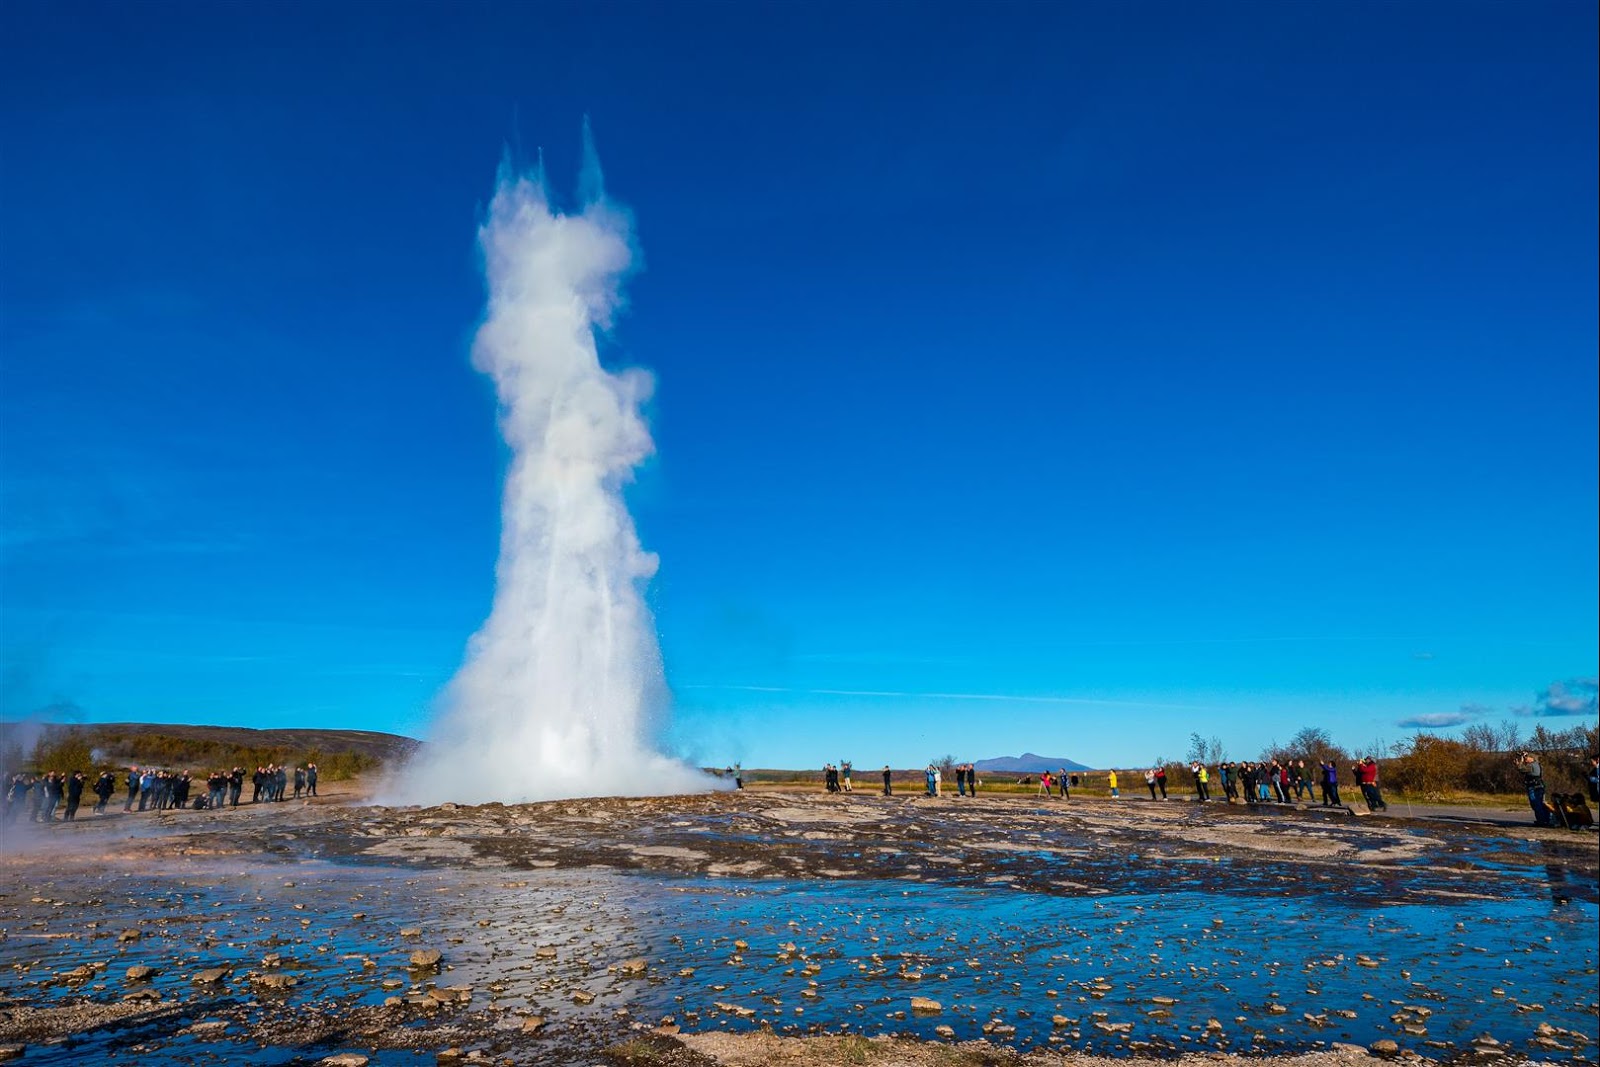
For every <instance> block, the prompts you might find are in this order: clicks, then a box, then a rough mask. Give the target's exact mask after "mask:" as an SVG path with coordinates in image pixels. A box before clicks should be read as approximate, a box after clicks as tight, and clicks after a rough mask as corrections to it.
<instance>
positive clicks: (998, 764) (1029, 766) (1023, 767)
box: [973, 752, 1090, 774]
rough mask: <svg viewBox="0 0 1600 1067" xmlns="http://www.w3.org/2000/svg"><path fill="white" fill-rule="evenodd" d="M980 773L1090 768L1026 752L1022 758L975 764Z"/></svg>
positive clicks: (1014, 757)
mask: <svg viewBox="0 0 1600 1067" xmlns="http://www.w3.org/2000/svg"><path fill="white" fill-rule="evenodd" d="M973 766H974V767H976V768H978V770H980V771H989V772H990V773H992V774H1038V773H1039V772H1040V771H1059V770H1060V769H1061V768H1063V767H1065V768H1066V769H1067V770H1069V771H1087V770H1090V768H1088V767H1085V766H1084V765H1083V764H1081V763H1074V762H1072V761H1071V760H1069V759H1064V758H1062V757H1060V756H1039V755H1035V754H1034V753H1032V752H1024V753H1023V754H1022V755H1020V756H996V757H995V758H994V759H981V760H978V761H977V762H976V763H974V764H973Z"/></svg>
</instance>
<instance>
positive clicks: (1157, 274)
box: [0, 0, 1597, 765]
mask: <svg viewBox="0 0 1600 1067" xmlns="http://www.w3.org/2000/svg"><path fill="white" fill-rule="evenodd" d="M1596 31H1597V27H1596V9H1595V5H1594V4H1592V3H1579V2H1574V3H1555V4H1552V3H1518V4H1472V3H1437V4H1394V3H1385V4H1376V5H1364V4H1357V3H1332V4H1280V3H1263V4H1253V3H1228V4H1191V3H1174V4H1166V3H1157V4H1136V3H1117V4H1095V5H1083V4H1038V5H994V4H982V5H979V4H969V5H937V4H930V5H898V4H897V5H887V4H879V5H839V6H826V5H813V4H804V5H802V4H786V5H773V4H759V5H758V4H747V5H732V4H715V5H708V6H695V5H689V4H672V5H660V6H649V5H645V4H634V3H626V4H611V5H573V6H551V5H533V4H515V5H505V6H488V5H446V4H430V5H425V6H414V5H406V4H386V5H379V6H375V5H371V4H333V5H289V4H276V3H275V4H260V5H234V4H230V5H217V4H204V5H199V6H194V7H187V6H171V5H164V4H159V3H138V4H120V5H111V6H99V5H87V4H81V3H76V4H74V3H52V4H34V3H22V2H17V0H13V2H10V3H7V4H4V5H0V98H3V99H0V102H3V111H0V311H3V317H0V357H3V363H0V368H3V378H0V490H3V495H0V508H3V510H0V524H3V533H4V541H3V554H0V582H3V584H0V598H3V599H0V605H3V616H0V622H3V634H0V636H3V653H4V664H3V690H0V715H3V716H4V717H10V718H17V717H21V716H25V715H28V714H32V713H35V712H38V711H39V710H40V709H43V708H47V707H50V706H52V705H55V706H57V707H58V708H59V707H65V706H70V708H71V709H76V710H69V711H68V714H78V715H82V716H85V717H88V718H91V719H98V720H122V719H133V720H138V719H154V720H169V721H204V722H232V723H240V724H245V725H258V726H283V725H291V724H292V725H327V726H343V727H360V728H375V729H395V730H400V731H407V732H420V731H421V730H422V729H423V728H424V724H425V721H426V714H427V708H428V704H429V701H430V698H431V697H432V696H433V694H434V693H435V692H436V691H437V690H438V688H439V687H440V686H441V685H442V684H443V683H444V682H445V681H446V680H447V679H448V678H449V676H450V675H451V674H452V673H453V670H454V668H455V666H456V665H457V664H458V662H459V660H460V656H461V652H462V646H463V643H464V641H465V640H466V638H467V637H468V636H469V635H470V634H471V632H472V631H473V630H474V629H475V628H476V627H477V625H478V624H479V623H480V622H481V621H482V619H483V618H484V616H485V615H486V613H487V610H488V607H489V602H490V596H491V593H492V579H493V564H494V558H495V552H496V544H497V536H498V493H499V474H500V466H501V464H502V462H503V459H504V456H503V452H502V448H501V445H500V443H499V440H498V437H497V433H496V428H495V422H494V406H493V396H492V392H491V389H490V387H489V384H488V383H487V382H486V381H485V380H483V379H482V378H481V377H480V376H479V375H477V374H476V373H474V372H473V371H472V369H471V367H470V365H469V362H468V356H467V344H468V341H469V339H470V336H471V333H472V330H473V328H474V326H475V325H476V322H477V320H478V317H479V315H480V313H481V301H482V280H481V277H480V274H479V272H478V266H477V261H476V253H475V249H474V244H473V242H474V236H475V225H476V221H477V218H478V212H479V211H480V209H481V206H482V204H483V202H484V201H485V199H486V198H487V195H488V193H489V191H490V188H491V183H492V179H493V174H494V169H495V166H496V163H497V161H498V159H499V156H500V154H501V152H502V149H503V146H504V145H506V144H507V143H508V142H511V143H512V144H513V145H514V146H517V148H518V150H520V151H521V152H522V153H523V154H524V155H527V154H530V153H531V152H532V150H533V149H534V148H535V147H538V146H542V147H543V148H544V151H545V154H546V158H547V160H548V164H549V168H550V171H551V173H552V175H553V176H556V178H557V181H558V182H566V181H568V179H569V178H570V177H571V176H574V175H575V173H576V169H577V154H578V140H579V138H578V132H579V126H580V123H581V120H582V116H583V115H584V114H585V113H588V114H589V115H591V116H592V119H593V123H594V127H595V131H596V136H597V140H598V142H599V146H600V151H601V156H602V160H603V162H604V165H605V168H606V175H607V184H608V187H609V189H610V190H611V192H612V194H613V195H614V196H615V197H616V198H617V199H618V200H620V201H621V202H623V203H625V204H626V205H628V206H629V208H630V209H631V210H632V211H633V212H634V214H635V217H636V219H637V232H638V239H639V242H640V245H641V247H642V249H643V255H644V260H645V269H644V270H643V271H642V272H641V273H640V274H639V275H638V276H636V277H635V278H634V279H633V280H632V281H631V283H630V285H629V289H628V293H629V298H630V305H631V306H630V310H629V312H628V314H627V315H626V316H625V318H624V319H623V320H622V322H621V324H620V326H619V328H618V330H617V332H616V333H615V335H614V336H613V338H612V340H611V343H610V345H609V358H611V359H613V360H614V361H615V362H616V363H618V364H619V365H620V364H637V365H643V366H647V367H650V368H652V369H653V370H654V371H655V372H656V374H657V376H658V380H659V386H658V391H657V398H656V400H655V402H654V404H653V407H652V422H653V425H654V428H655V432H656V438H657V444H658V447H659V456H658V458H657V459H656V460H654V461H653V462H652V463H651V465H650V466H649V468H648V469H647V470H645V471H644V472H643V473H642V475H641V478H640V480H639V482H638V484H637V486H636V487H635V489H634V491H633V493H632V499H633V502H634V511H635V515H636V516H637V519H638V522H639V526H640V530H641V535H642V537H643V539H644V542H645V544H646V546H647V547H648V548H650V549H653V550H655V551H656V552H658V553H659V554H660V556H661V560H662V566H661V573H660V576H659V578H658V579H657V580H656V582H655V583H654V584H653V585H652V587H651V590H650V596H651V600H652V603H653V605H654V607H655V609H656V612H657V616H658V623H659V628H660V631H661V636H662V643H663V647H664V650H665V654H666V659H667V665H668V674H669V680H670V682H671V684H672V685H673V687H674V689H675V691H676V693H677V710H676V716H677V720H676V721H677V726H676V728H675V736H676V737H677V739H678V741H679V743H681V744H682V745H684V746H685V747H686V748H687V749H688V750H689V751H690V752H691V754H692V755H694V756H696V757H697V758H700V759H703V760H705V761H708V762H724V761H732V760H734V759H742V760H743V761H744V762H745V763H746V764H749V765H771V764H779V765H808V764H816V763H820V762H821V761H822V760H823V759H825V758H830V759H837V758H840V757H849V758H852V759H854V760H856V761H857V762H858V763H861V764H871V763H877V762H883V761H891V762H895V763H897V764H909V763H915V762H919V761H923V760H926V759H928V758H929V757H930V756H934V755H936V754H941V753H944V752H953V753H956V754H958V755H964V756H968V757H972V758H981V757H985V756H992V755H998V754H1002V753H1008V752H1018V751H1021V750H1023V749H1032V750H1034V751H1039V752H1045V753H1048V754H1052V755H1063V756H1069V757H1071V758H1074V759H1079V760H1082V761H1083V762H1086V763H1091V764H1101V765H1104V764H1108V763H1112V762H1130V761H1145V760H1148V759H1150V758H1152V757H1153V756H1155V755H1156V754H1157V753H1158V752H1160V753H1166V754H1175V753H1181V752H1182V751H1183V749H1184V748H1185V745H1186V739H1187V737H1188V735H1189V733H1190V732H1191V731H1192V730H1199V731H1201V732H1202V733H1205V734H1207V735H1210V734H1216V735H1218V736H1220V737H1221V738H1222V739H1223V740H1224V742H1225V743H1227V745H1228V746H1229V748H1230V749H1231V750H1232V751H1233V753H1234V754H1235V755H1237V756H1244V755H1252V754H1254V753H1255V752H1256V751H1257V750H1258V749H1259V748H1260V747H1261V746H1262V745H1263V744H1265V743H1267V742H1268V741H1270V740H1272V739H1273V738H1277V739H1286V738H1287V737H1288V736H1289V735H1290V734H1292V733H1293V732H1294V731H1295V730H1296V729H1298V728H1299V727H1301V726H1305V725H1317V726H1322V727H1325V728H1327V729H1329V730H1330V731H1331V732H1332V733H1333V734H1334V736H1335V737H1336V738H1339V739H1341V740H1343V741H1345V742H1346V743H1347V744H1350V745H1354V746H1360V745H1364V744H1366V743H1367V742H1369V741H1372V740H1375V739H1382V738H1394V737H1398V736H1402V735H1405V734H1408V733H1410V732H1412V730H1411V729H1410V727H1408V726H1406V725H1403V723H1404V722H1405V721H1407V720H1411V719H1413V718H1415V717H1417V716H1441V717H1443V718H1444V719H1463V718H1471V717H1480V718H1487V719H1489V720H1491V721H1494V720H1498V719H1499V718H1502V717H1507V716H1510V715H1511V714H1512V711H1511V709H1513V708H1520V709H1523V710H1524V711H1529V712H1533V713H1537V712H1539V711H1541V710H1542V711H1546V712H1555V711H1560V710H1563V709H1565V708H1567V707H1569V706H1574V705H1575V706H1576V707H1578V708H1580V709H1581V708H1583V707H1585V706H1586V707H1587V708H1588V709H1589V713H1590V715H1591V716H1592V709H1593V706H1594V705H1593V695H1592V694H1593V690H1592V688H1585V687H1584V686H1583V685H1582V684H1581V680H1583V679H1592V678H1593V676H1594V673H1595V670H1596V644H1597V629H1596V607H1595V604H1596V586H1597V574H1596V549H1595V544H1596V536H1597V530H1596V510H1597V499H1596V480H1597V472H1596V446H1595V439H1596V391H1597V383H1596V343H1597V337H1596V289H1597V276H1596V273H1597V272H1596V227H1597V219H1596V210H1595V201H1596V125H1597V116H1596V93H1597V81H1596V51H1595V39H1596ZM1574 679H1576V680H1580V684H1578V685H1576V686H1571V685H1569V686H1568V687H1567V689H1566V693H1567V694H1569V698H1566V699H1563V698H1560V694H1559V693H1558V694H1557V697H1558V699H1555V700H1547V699H1541V697H1540V694H1541V693H1544V692H1545V691H1546V688H1547V687H1548V686H1550V685H1551V684H1552V683H1565V682H1568V681H1570V680H1574ZM1590 686H1592V682H1591V683H1590ZM1573 693H1577V694H1578V699H1577V700H1576V702H1574V700H1572V699H1570V694H1573ZM890 694H898V695H890ZM1018 698H1026V699H1018ZM1464 707H1465V709H1466V710H1462V709H1463V708H1464ZM1441 721H1442V720H1441ZM1534 721H1536V720H1535V719H1533V718H1529V719H1526V720H1524V722H1525V724H1531V723H1532V722H1534ZM1573 721H1579V720H1575V719H1573V718H1570V717H1563V718H1558V719H1553V720H1551V721H1550V724H1551V725H1555V726H1564V725H1567V724H1570V723H1571V722H1573Z"/></svg>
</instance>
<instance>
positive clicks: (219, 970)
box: [189, 967, 228, 985]
mask: <svg viewBox="0 0 1600 1067" xmlns="http://www.w3.org/2000/svg"><path fill="white" fill-rule="evenodd" d="M226 977H228V968H226V967H207V968H206V969H205V970H203V971H196V972H194V974H192V975H190V976H189V980H190V981H191V982H198V983H200V984H201V985H216V984H217V983H218V982H220V981H222V980H223V979H224V978H226Z"/></svg>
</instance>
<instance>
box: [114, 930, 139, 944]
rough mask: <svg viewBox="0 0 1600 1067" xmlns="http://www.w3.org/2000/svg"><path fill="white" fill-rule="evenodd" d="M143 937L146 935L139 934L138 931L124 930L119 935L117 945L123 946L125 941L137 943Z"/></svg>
mask: <svg viewBox="0 0 1600 1067" xmlns="http://www.w3.org/2000/svg"><path fill="white" fill-rule="evenodd" d="M142 936H144V935H142V934H141V933H139V931H137V930H124V931H122V933H120V934H118V935H117V943H118V944H121V943H122V942H124V941H137V940H139V938H140V937H142Z"/></svg>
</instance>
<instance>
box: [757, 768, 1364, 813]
mask: <svg viewBox="0 0 1600 1067" xmlns="http://www.w3.org/2000/svg"><path fill="white" fill-rule="evenodd" d="M947 769H948V770H949V771H950V772H951V773H952V774H954V775H955V780H956V793H955V795H956V796H958V797H965V796H977V795H978V786H979V785H980V784H981V783H980V782H979V781H978V770H977V767H976V766H975V765H973V764H971V763H957V764H953V765H951V766H950V767H948V768H946V767H945V766H943V765H941V764H937V763H930V764H928V766H927V769H926V770H925V771H924V772H923V774H924V780H925V788H926V791H927V795H928V796H930V797H941V796H944V795H945V793H944V789H945V785H944V774H945V771H946V770H947ZM1189 772H1190V774H1191V775H1192V776H1193V778H1194V788H1195V799H1196V800H1198V801H1199V802H1201V803H1209V802H1210V801H1211V800H1212V799H1213V798H1212V793H1211V783H1212V782H1213V781H1216V782H1217V783H1218V784H1219V785H1220V787H1221V789H1222V796H1221V797H1219V798H1217V799H1220V800H1225V801H1226V802H1227V803H1230V804H1233V803H1243V804H1251V805H1255V804H1300V803H1309V804H1319V805H1321V806H1323V807H1343V806H1344V800H1343V799H1342V798H1341V797H1340V796H1339V766H1338V764H1336V763H1335V762H1334V761H1332V760H1324V761H1321V762H1317V761H1313V762H1312V763H1311V764H1310V765H1309V766H1308V765H1307V763H1306V761H1305V760H1283V761H1279V760H1263V761H1260V762H1250V761H1242V762H1235V761H1232V760H1225V761H1223V762H1222V763H1219V764H1217V765H1216V768H1215V770H1213V769H1212V768H1210V767H1208V766H1207V765H1206V764H1204V763H1199V762H1195V763H1191V764H1190V765H1189ZM852 773H853V767H852V764H851V762H850V761H849V760H840V761H839V762H838V763H837V764H835V763H826V764H823V767H822V775H823V783H824V786H825V788H826V789H827V791H828V792H830V793H849V792H852V791H853V790H854V783H853V781H852ZM1141 773H1142V774H1143V777H1144V784H1145V788H1147V789H1148V790H1149V791H1150V799H1151V800H1166V799H1168V793H1167V769H1166V768H1165V767H1151V768H1149V769H1147V770H1145V771H1143V772H1141ZM1349 774H1350V779H1349V780H1350V782H1351V783H1352V784H1354V785H1356V786H1357V787H1359V788H1360V790H1361V798H1362V800H1363V802H1364V803H1365V804H1366V806H1367V810H1368V811H1387V810H1388V809H1389V805H1388V804H1387V803H1386V802H1385V801H1384V799H1383V791H1382V790H1381V789H1380V788H1379V786H1378V761H1377V760H1376V759H1374V758H1373V757H1371V756H1366V757H1363V758H1361V759H1359V760H1357V761H1356V762H1355V763H1354V764H1352V765H1351V767H1350V768H1349ZM1122 778H1123V776H1122V775H1121V774H1120V773H1119V772H1118V771H1117V770H1115V769H1113V770H1110V771H1108V772H1106V785H1107V788H1108V790H1109V792H1110V794H1111V796H1112V797H1113V798H1120V797H1121V796H1122ZM1032 781H1033V779H1032V778H1031V776H1030V777H1028V778H1023V779H1021V783H1022V784H1029V783H1031V782H1032ZM740 784H741V785H742V784H743V782H742V781H741V782H740ZM1079 785H1080V778H1079V776H1078V775H1076V774H1070V773H1068V771H1067V769H1066V768H1065V767H1062V768H1060V769H1058V770H1056V771H1042V772H1040V773H1039V776H1038V788H1037V790H1036V794H1037V795H1038V796H1045V797H1056V796H1058V797H1060V798H1062V799H1063V800H1066V799H1070V798H1071V796H1072V790H1073V789H1074V788H1077V787H1078V786H1079ZM893 794H894V775H893V772H892V771H891V770H890V769H889V767H887V766H885V767H884V768H883V795H884V796H892V795H893Z"/></svg>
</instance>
